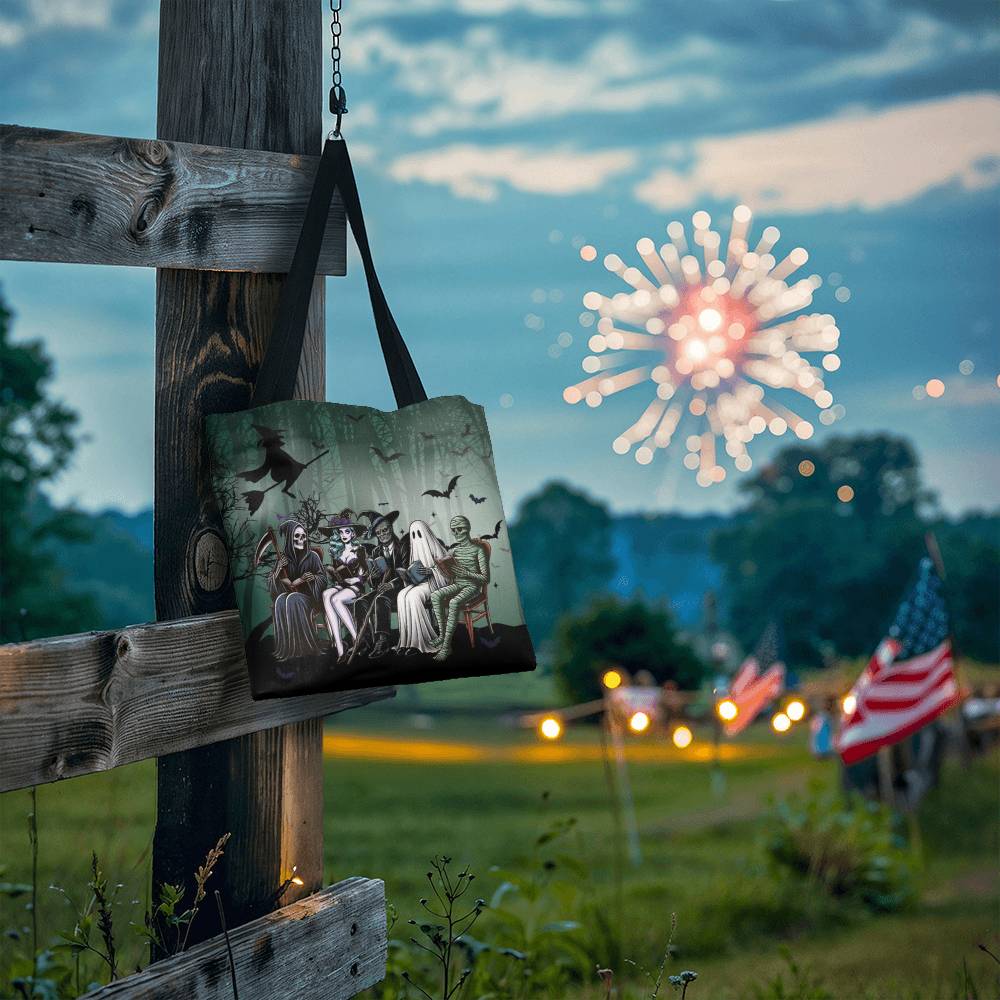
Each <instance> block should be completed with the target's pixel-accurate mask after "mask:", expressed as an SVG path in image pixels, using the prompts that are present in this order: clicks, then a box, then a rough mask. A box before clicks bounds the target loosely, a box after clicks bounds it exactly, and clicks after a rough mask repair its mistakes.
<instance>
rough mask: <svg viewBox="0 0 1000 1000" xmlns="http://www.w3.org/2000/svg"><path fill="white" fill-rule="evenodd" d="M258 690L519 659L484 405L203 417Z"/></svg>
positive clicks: (428, 674)
mask: <svg viewBox="0 0 1000 1000" xmlns="http://www.w3.org/2000/svg"><path fill="white" fill-rule="evenodd" d="M207 437H208V445H209V450H210V452H211V454H212V458H213V477H212V483H213V489H214V492H215V496H216V499H217V502H218V504H219V508H220V511H221V513H222V517H223V522H224V527H225V531H226V535H227V538H228V542H229V551H230V572H231V576H232V579H233V583H234V586H235V589H236V597H237V601H238V604H239V608H240V617H241V622H242V627H243V637H244V642H245V647H246V656H247V663H248V665H249V669H250V678H251V685H252V688H253V691H254V694H255V696H256V697H267V696H274V695H281V694H294V693H299V692H305V691H320V690H328V689H334V688H341V687H363V686H369V685H373V684H382V683H387V682H408V681H417V680H433V679H444V678H448V677H460V676H469V675H478V674H492V673H504V672H508V671H516V670H530V669H532V668H533V666H534V663H535V660H534V654H533V652H532V647H531V640H530V639H529V637H528V630H527V628H526V627H525V624H524V615H523V613H522V611H521V605H520V601H519V599H518V594H517V586H516V582H515V579H514V564H513V560H512V555H511V551H510V542H509V540H508V538H507V522H506V519H505V517H504V512H503V507H502V506H501V501H500V491H499V488H498V486H497V480H496V473H495V471H494V466H493V451H492V446H491V444H490V438H489V432H488V430H487V427H486V420H485V416H484V413H483V409H482V407H480V406H476V405H474V404H472V403H470V402H468V401H467V400H466V399H464V398H463V397H461V396H445V397H439V398H436V399H430V400H427V401H426V402H423V403H416V404H414V405H412V406H408V407H405V408H404V409H401V410H395V411H390V412H383V411H381V410H375V409H370V408H367V407H359V406H348V405H341V404H334V403H315V402H310V401H305V400H295V401H288V402H279V403H272V404H270V405H268V406H263V407H258V408H256V409H254V410H249V411H245V412H241V413H231V414H219V415H216V416H211V417H209V418H208V419H207Z"/></svg>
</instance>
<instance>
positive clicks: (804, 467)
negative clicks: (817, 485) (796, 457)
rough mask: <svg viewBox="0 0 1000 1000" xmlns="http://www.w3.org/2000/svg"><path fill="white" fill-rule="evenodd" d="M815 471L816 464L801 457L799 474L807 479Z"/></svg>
mask: <svg viewBox="0 0 1000 1000" xmlns="http://www.w3.org/2000/svg"><path fill="white" fill-rule="evenodd" d="M815 471H816V466H815V465H814V464H813V463H812V462H810V461H809V459H808V458H804V459H802V461H801V462H799V475H800V476H805V477H806V478H807V479H808V478H809V477H810V476H811V475H812V474H813V473H814V472H815Z"/></svg>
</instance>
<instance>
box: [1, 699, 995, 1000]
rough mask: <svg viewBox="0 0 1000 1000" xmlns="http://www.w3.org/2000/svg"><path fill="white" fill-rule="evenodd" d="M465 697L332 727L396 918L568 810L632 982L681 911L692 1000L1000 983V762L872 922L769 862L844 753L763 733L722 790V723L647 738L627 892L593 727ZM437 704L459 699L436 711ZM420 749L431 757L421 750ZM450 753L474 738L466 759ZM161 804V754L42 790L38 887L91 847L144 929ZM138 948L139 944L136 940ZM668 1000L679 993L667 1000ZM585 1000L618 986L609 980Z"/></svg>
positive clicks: (57, 918) (21, 875) (354, 865)
mask: <svg viewBox="0 0 1000 1000" xmlns="http://www.w3.org/2000/svg"><path fill="white" fill-rule="evenodd" d="M535 694H536V695H537V699H536V700H537V702H538V703H544V702H545V699H546V698H547V697H548V696H549V695H548V693H547V692H545V691H544V690H543V689H541V688H539V690H538V691H537V692H535ZM530 701H531V699H529V702H530ZM502 703H504V702H503V699H502V698H501V697H500V696H499V695H498V696H497V704H498V705H500V704H502ZM462 704H463V701H462V697H461V696H460V691H459V692H458V693H456V692H455V691H445V692H443V695H442V698H441V699H440V700H435V701H433V702H430V703H429V702H427V701H426V700H421V699H420V697H419V696H417V697H416V698H414V697H413V696H406V697H404V698H403V699H400V700H399V702H398V703H397V704H394V705H381V706H370V707H368V708H366V709H362V710H359V711H356V712H352V713H349V714H347V715H345V716H343V717H341V718H339V719H335V720H334V721H333V722H332V723H331V726H330V728H329V730H328V737H327V750H328V754H329V756H328V762H327V768H326V789H325V794H326V822H325V827H326V829H325V833H326V878H327V881H334V880H336V879H339V878H342V877H344V876H346V875H351V874H364V875H377V876H380V877H383V878H384V879H385V881H386V887H387V893H388V896H389V899H390V900H391V901H392V902H393V904H394V905H395V906H396V907H397V909H398V910H399V913H400V915H401V917H403V918H406V917H409V916H415V915H417V906H416V900H417V899H418V898H419V897H420V896H421V895H423V894H424V892H425V891H426V881H425V876H424V873H425V872H426V870H427V861H428V859H429V858H430V857H431V856H433V855H435V854H448V855H451V856H452V857H453V858H454V859H455V861H456V862H457V863H462V864H464V863H466V862H468V863H469V864H470V865H471V866H472V868H473V870H474V871H476V872H478V873H479V876H480V879H481V884H482V886H483V889H482V890H480V891H481V892H482V894H483V895H484V896H487V898H488V894H489V890H490V889H491V888H492V883H495V882H496V881H497V878H496V876H493V875H491V873H490V868H491V866H495V865H500V866H511V865H513V866H515V867H516V866H517V865H519V864H523V863H524V862H523V860H519V859H524V858H525V857H529V856H531V854H532V851H533V845H534V842H535V839H536V838H537V836H538V834H539V833H540V831H542V830H543V829H545V828H546V827H547V826H548V825H549V824H551V823H552V822H553V821H555V820H564V819H567V818H570V817H573V818H575V819H576V820H577V823H576V826H575V827H574V829H573V830H572V832H571V833H570V834H568V836H567V838H566V840H565V842H564V844H563V848H564V849H565V850H566V851H567V852H568V853H571V854H572V855H573V857H574V858H576V859H577V861H578V862H579V863H580V864H581V865H582V868H583V870H584V871H585V876H584V877H583V878H582V879H581V880H579V884H580V887H581V889H582V890H583V895H584V897H585V898H586V899H587V900H589V901H591V902H592V903H594V904H596V905H597V906H598V907H599V908H601V909H603V910H604V911H605V913H606V914H607V915H609V917H610V922H611V923H612V925H613V926H614V927H615V928H616V929H618V930H619V931H620V938H621V951H620V953H618V954H613V953H609V954H598V955H596V956H595V957H596V958H597V960H598V961H601V962H614V963H615V968H616V972H617V973H618V975H619V977H620V978H621V977H624V978H625V979H631V980H632V981H633V983H634V982H635V980H636V973H635V971H634V968H633V967H632V966H631V965H626V964H625V963H624V961H623V959H626V958H627V959H631V960H633V961H635V962H637V963H639V964H640V965H643V966H646V967H655V966H656V965H657V964H658V962H659V957H660V955H661V953H662V951H663V948H664V946H665V944H666V941H667V938H668V936H669V933H670V920H671V913H676V914H677V920H678V926H677V931H676V933H675V935H674V945H675V946H676V949H677V951H676V958H675V959H674V961H672V962H671V964H670V966H669V968H668V972H676V971H679V970H680V969H681V968H693V969H695V970H697V971H698V973H699V979H698V981H697V983H695V984H694V985H693V986H692V987H691V989H690V990H689V992H688V997H689V1000H702V998H710V997H712V998H716V997H717V998H725V997H742V996H752V995H753V993H752V992H751V989H752V985H753V984H755V983H756V984H759V983H763V982H765V981H767V980H769V979H772V978H773V977H774V976H775V975H776V974H778V973H779V972H780V970H781V969H782V968H784V964H785V962H784V959H783V958H782V955H781V948H782V946H783V945H790V946H791V948H792V952H793V954H794V956H795V958H796V960H797V961H799V962H801V963H804V964H805V965H807V966H808V968H809V972H810V975H815V976H817V977H820V978H821V979H822V980H823V981H824V982H825V986H826V989H828V990H829V991H830V992H831V993H832V995H834V996H836V997H844V998H853V997H861V996H869V997H873V998H879V1000H882V998H886V1000H888V998H897V997H898V998H910V997H917V996H919V997H921V998H929V997H961V996H966V995H967V992H966V991H964V990H965V987H964V986H963V983H962V979H961V977H962V975H963V971H962V970H963V962H964V963H966V965H967V966H968V969H969V973H970V975H971V976H972V979H973V981H974V982H975V983H976V984H977V988H978V996H979V997H980V998H985V997H995V996H998V995H1000V994H998V992H997V979H996V975H995V973H996V971H997V968H996V967H993V966H992V963H991V960H990V959H989V958H988V956H986V955H985V954H984V953H982V952H981V951H979V950H978V948H977V944H978V943H979V942H984V943H986V944H988V945H990V946H991V947H992V946H995V945H996V942H997V935H998V927H1000V922H998V912H997V906H998V896H997V884H996V880H995V872H996V862H997V806H998V779H1000V769H998V764H997V760H996V759H995V758H993V759H979V760H978V761H976V763H975V764H974V766H973V767H972V768H971V769H968V770H960V769H959V768H958V767H957V765H955V764H950V765H949V767H948V770H947V771H946V774H945V780H944V782H943V783H942V786H941V787H940V788H939V789H937V790H936V791H934V792H933V793H931V795H930V796H929V797H928V799H927V800H926V802H925V805H924V808H923V810H922V815H921V828H922V835H923V838H922V839H923V863H922V867H921V869H920V871H919V873H918V882H919V885H920V890H921V895H920V901H919V902H918V903H917V904H916V905H914V906H913V907H912V908H911V909H910V910H908V911H906V912H903V913H898V914H893V915H885V916H871V915H869V914H867V912H865V911H862V910H860V909H858V908H855V907H847V906H844V907H839V908H838V907H837V906H836V905H835V904H832V903H830V902H829V901H827V900H825V899H819V898H818V894H817V892H816V890H814V889H812V888H810V887H809V886H808V885H807V884H806V883H802V882H798V883H794V884H793V883H789V882H787V880H785V879H782V878H779V877H777V876H776V875H775V874H774V872H772V871H771V870H770V869H769V868H768V866H767V864H766V862H765V856H764V853H763V849H762V837H763V835H764V831H765V830H766V822H765V820H764V819H763V817H764V815H765V814H766V812H767V810H768V802H769V800H770V798H771V797H773V796H782V795H785V794H787V793H788V792H790V791H792V790H796V789H803V788H805V787H806V785H807V784H808V783H809V782H810V781H811V780H814V779H817V780H827V781H831V780H834V779H835V771H834V768H835V765H834V764H833V763H831V762H818V761H815V760H813V759H812V758H811V757H810V756H809V755H808V753H807V751H806V749H805V746H804V732H802V731H801V730H800V731H799V732H798V733H793V734H790V736H789V738H787V739H783V740H781V741H779V740H778V739H777V738H775V737H772V736H770V734H766V733H763V732H755V733H754V734H753V736H751V737H750V738H749V739H747V740H745V741H741V742H739V743H737V744H735V745H734V746H733V747H732V749H731V753H730V755H728V756H729V758H730V759H727V760H726V761H725V763H724V765H723V771H724V775H725V789H724V790H722V789H719V788H718V787H713V781H712V780H711V769H712V768H711V763H710V759H709V758H710V754H708V753H706V752H705V750H704V747H705V745H706V740H707V735H708V734H707V732H697V731H696V737H697V739H696V744H695V747H694V748H692V750H690V751H688V752H686V753H682V752H679V751H674V750H673V749H672V748H670V749H669V750H665V749H660V748H657V749H655V751H654V749H653V743H652V741H645V742H643V743H639V742H636V743H634V744H632V745H633V746H635V747H636V751H635V754H634V758H635V759H633V760H631V761H630V764H629V774H630V778H631V785H632V791H633V793H634V797H635V803H636V815H637V820H638V827H639V832H640V842H641V848H642V855H643V857H642V863H641V865H639V866H632V865H631V864H628V863H627V862H626V864H625V865H624V875H623V888H624V891H623V894H622V899H621V901H620V904H619V901H618V899H617V897H616V894H615V892H614V885H615V878H614V867H615V858H616V851H615V843H616V840H615V825H614V822H613V819H612V815H613V814H612V811H611V810H610V809H609V806H608V803H609V799H608V789H607V785H606V783H605V779H604V769H603V765H602V762H601V756H600V754H599V753H597V752H596V747H597V745H598V741H597V736H596V732H594V731H593V730H591V729H587V728H580V729H578V730H574V731H572V732H571V733H570V734H569V736H568V738H567V740H566V741H565V742H564V743H562V744H560V745H559V747H556V748H548V747H547V748H544V749H543V750H539V749H538V746H537V741H536V739H535V737H534V735H533V734H532V733H531V732H524V731H517V730H512V729H509V728H503V727H500V726H499V725H497V724H496V723H495V722H494V723H491V722H490V721H489V716H487V715H482V714H478V715H470V714H462V712H461V707H462ZM442 705H446V706H447V707H449V708H451V709H453V712H451V713H449V714H448V715H446V716H441V715H434V714H430V710H431V709H439V708H440V707H441V706H442ZM414 725H416V727H418V728H414ZM400 740H405V741H406V742H405V743H402V744H401V743H400ZM661 745H662V741H661ZM413 746H417V747H422V748H423V751H422V752H418V753H409V752H408V750H407V748H408V747H413ZM449 747H452V748H454V747H459V748H461V747H473V748H478V750H477V753H476V754H475V755H474V757H473V758H472V759H470V758H469V755H468V753H465V752H459V753H455V754H451V753H449V752H448V748H449ZM442 748H444V749H443V751H442ZM698 748H701V752H698V753H696V752H695V750H697V749H698ZM401 757H402V759H400V758H401ZM716 786H717V783H716ZM29 808H30V800H29V797H28V793H26V792H18V793H10V794H8V795H5V796H2V797H0V865H2V866H5V867H6V869H7V870H6V874H5V875H4V876H2V877H3V878H6V879H8V880H11V881H18V882H23V881H27V880H29V877H30V850H29V845H28V837H27V830H26V821H25V815H26V813H27V812H28V811H29ZM153 815H154V783H153V766H152V765H151V764H142V765H136V766H132V767H127V768H121V769H119V770H117V771H114V772H111V773H109V774H104V775H95V776H92V777H88V778H82V779H77V780H74V781H71V782H66V783H64V784H58V785H52V786H45V787H43V788H40V789H39V791H38V816H39V832H40V856H39V863H40V871H39V881H40V884H41V885H42V886H48V885H49V884H51V883H56V884H59V885H62V886H64V887H66V888H67V889H70V890H74V891H76V892H78V893H79V892H80V890H82V888H83V887H84V886H85V883H86V880H87V868H88V864H89V854H90V850H91V849H94V850H96V851H97V852H98V854H99V855H100V857H101V859H102V861H103V863H104V864H105V867H106V869H107V870H108V873H109V875H110V876H111V878H112V880H113V881H120V882H122V883H124V888H123V890H122V894H121V897H120V898H121V900H122V901H123V903H122V906H121V915H120V917H119V921H120V923H121V924H124V922H125V921H126V920H127V919H129V918H131V919H133V920H135V921H141V914H142V908H143V904H144V900H145V895H146V889H145V879H146V874H147V872H148V848H149V843H150V839H151V835H152V822H153ZM484 890H485V891H484ZM132 900H135V901H136V902H135V903H131V902H130V901H132ZM16 905H20V904H19V903H15V902H12V901H10V900H3V899H2V898H0V906H2V907H3V909H2V910H0V928H6V927H9V926H11V925H12V924H14V923H15V922H17V920H18V919H21V918H19V917H18V916H17V914H16V913H15V911H14V907H15V906H16ZM619 906H620V909H619ZM39 920H40V927H41V936H42V938H43V939H47V938H49V937H51V936H53V935H54V934H55V932H56V931H57V930H61V929H68V928H69V927H71V926H72V917H71V916H70V915H69V913H68V910H67V908H66V906H65V903H64V902H63V901H62V900H61V897H60V896H59V894H58V893H56V892H54V891H47V890H45V891H43V892H42V899H41V905H40V907H39ZM397 933H400V932H399V931H398V930H397ZM4 947H5V948H11V947H12V945H11V944H10V942H5V944H4ZM609 949H610V946H609ZM610 950H613V949H610ZM994 950H995V951H996V950H997V949H996V947H994ZM131 955H132V956H133V960H137V959H138V957H139V956H140V955H141V946H140V944H139V941H138V937H137V936H136V939H135V941H134V942H133V944H132V945H131ZM787 978H788V977H787V975H786V979H787ZM817 989H818V987H817ZM669 993H670V991H669V989H668V988H666V987H664V989H663V990H662V991H661V994H660V995H661V996H664V995H668V994H669ZM569 995H572V996H579V997H594V998H596V997H598V996H603V994H602V993H600V992H599V991H598V989H597V987H596V979H595V983H594V985H593V986H591V985H588V984H587V983H580V985H579V986H578V988H576V989H575V991H574V992H571V993H570V994H569ZM629 995H633V994H629ZM634 995H635V996H640V995H643V994H640V993H638V992H635V993H634ZM769 995H774V996H780V995H782V994H780V993H773V994H769ZM792 995H795V994H792ZM801 995H803V996H808V995H809V992H808V991H807V992H806V993H803V994H801ZM816 995H817V996H818V995H821V994H820V993H816Z"/></svg>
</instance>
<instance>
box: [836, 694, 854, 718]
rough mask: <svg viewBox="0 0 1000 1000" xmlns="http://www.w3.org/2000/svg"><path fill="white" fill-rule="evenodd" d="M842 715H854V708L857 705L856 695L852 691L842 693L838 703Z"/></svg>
mask: <svg viewBox="0 0 1000 1000" xmlns="http://www.w3.org/2000/svg"><path fill="white" fill-rule="evenodd" d="M840 707H841V708H842V709H843V712H844V715H847V716H851V715H854V710H855V709H856V708H857V707H858V696H857V695H856V694H854V693H853V692H852V693H850V694H845V695H844V700H843V701H842V702H841V703H840Z"/></svg>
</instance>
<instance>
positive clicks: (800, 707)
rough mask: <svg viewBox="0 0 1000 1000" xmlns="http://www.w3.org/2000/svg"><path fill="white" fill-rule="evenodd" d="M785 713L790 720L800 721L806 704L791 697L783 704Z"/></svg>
mask: <svg viewBox="0 0 1000 1000" xmlns="http://www.w3.org/2000/svg"><path fill="white" fill-rule="evenodd" d="M785 715H787V716H788V718H789V719H791V720H792V722H801V721H802V720H803V719H804V718H805V716H806V706H805V704H804V703H803V702H801V701H799V699H798V698H793V699H792V700H791V701H790V702H789V703H788V704H787V705H786V706H785Z"/></svg>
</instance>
